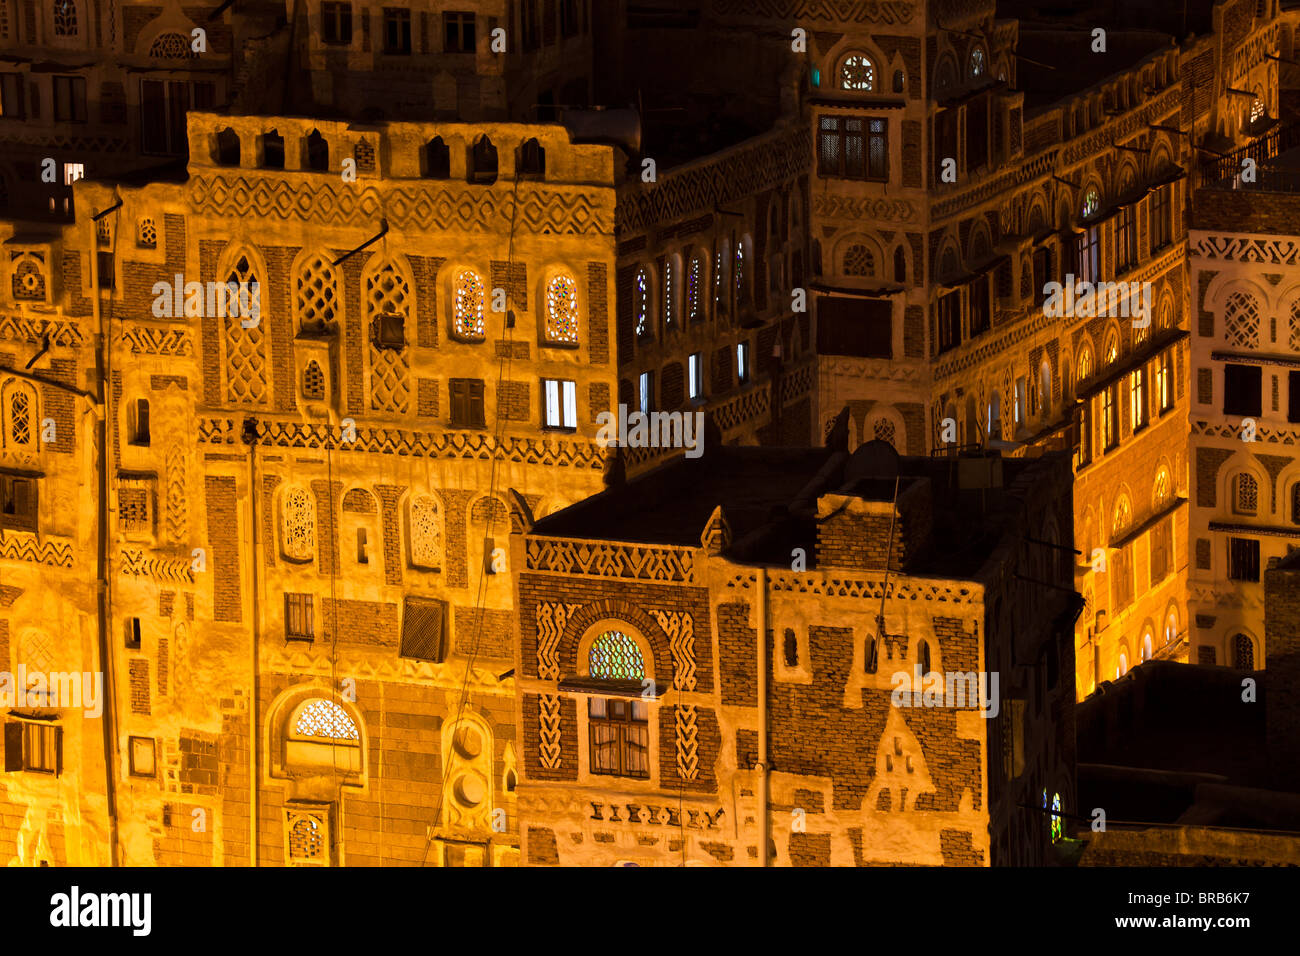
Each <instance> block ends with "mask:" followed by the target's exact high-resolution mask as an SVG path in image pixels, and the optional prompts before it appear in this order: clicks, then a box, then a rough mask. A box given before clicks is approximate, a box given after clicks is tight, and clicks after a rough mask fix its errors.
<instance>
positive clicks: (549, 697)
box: [537, 694, 561, 770]
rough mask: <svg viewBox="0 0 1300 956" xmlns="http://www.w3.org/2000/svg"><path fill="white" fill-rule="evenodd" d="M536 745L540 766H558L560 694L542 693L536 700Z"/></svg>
mask: <svg viewBox="0 0 1300 956" xmlns="http://www.w3.org/2000/svg"><path fill="white" fill-rule="evenodd" d="M537 705H538V706H537V723H538V735H539V737H538V747H537V753H538V756H539V757H540V758H541V761H542V766H543V767H545V768H546V769H547V770H558V769H559V767H560V756H561V754H560V695H559V694H542V695H541V697H540V698H538V701H537Z"/></svg>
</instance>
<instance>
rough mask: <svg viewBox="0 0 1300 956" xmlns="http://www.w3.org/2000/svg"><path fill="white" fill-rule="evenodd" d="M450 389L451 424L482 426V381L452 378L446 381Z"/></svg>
mask: <svg viewBox="0 0 1300 956" xmlns="http://www.w3.org/2000/svg"><path fill="white" fill-rule="evenodd" d="M448 386H449V388H450V391H451V424H452V425H453V426H454V427H456V428H484V427H486V418H485V417H484V414H483V382H482V381H480V380H479V379H475V378H453V379H451V380H450V381H449V382H448Z"/></svg>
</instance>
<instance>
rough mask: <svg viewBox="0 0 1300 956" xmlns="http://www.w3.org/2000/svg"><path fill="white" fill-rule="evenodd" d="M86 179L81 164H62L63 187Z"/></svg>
mask: <svg viewBox="0 0 1300 956" xmlns="http://www.w3.org/2000/svg"><path fill="white" fill-rule="evenodd" d="M85 178H86V167H85V164H83V163H64V164H63V185H65V186H71V185H72V184H73V183H75V182H76V181H77V180H78V179H85Z"/></svg>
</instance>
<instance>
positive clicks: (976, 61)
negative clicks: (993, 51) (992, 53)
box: [970, 46, 985, 76]
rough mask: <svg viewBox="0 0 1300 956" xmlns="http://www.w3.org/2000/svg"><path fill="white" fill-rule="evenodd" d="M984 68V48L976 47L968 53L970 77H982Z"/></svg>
mask: <svg viewBox="0 0 1300 956" xmlns="http://www.w3.org/2000/svg"><path fill="white" fill-rule="evenodd" d="M984 68H985V64H984V48H983V47H978V46H977V47H976V48H975V49H973V50H971V53H970V75H971V76H983V75H984Z"/></svg>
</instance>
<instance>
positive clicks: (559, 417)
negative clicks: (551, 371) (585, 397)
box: [542, 378, 578, 428]
mask: <svg viewBox="0 0 1300 956" xmlns="http://www.w3.org/2000/svg"><path fill="white" fill-rule="evenodd" d="M542 395H543V401H544V403H545V406H546V420H545V426H546V427H547V428H577V427H578V385H577V383H576V382H569V381H561V380H559V379H554V378H545V379H542Z"/></svg>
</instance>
